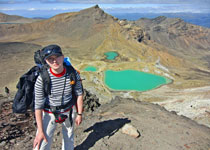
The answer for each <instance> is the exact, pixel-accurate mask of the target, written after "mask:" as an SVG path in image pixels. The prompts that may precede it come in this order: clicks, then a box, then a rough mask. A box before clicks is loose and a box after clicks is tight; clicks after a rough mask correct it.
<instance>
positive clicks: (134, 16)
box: [111, 13, 210, 28]
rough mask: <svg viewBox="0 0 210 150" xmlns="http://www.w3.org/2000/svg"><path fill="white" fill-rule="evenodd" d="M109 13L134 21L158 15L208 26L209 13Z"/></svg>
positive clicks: (209, 23) (209, 25)
mask: <svg viewBox="0 0 210 150" xmlns="http://www.w3.org/2000/svg"><path fill="white" fill-rule="evenodd" d="M111 15H113V16H115V17H117V18H119V19H121V20H123V19H126V20H129V21H136V20H139V19H141V18H148V19H154V18H157V17H159V16H165V17H167V18H180V19H182V20H184V21H185V22H187V23H192V24H194V25H199V26H203V27H207V28H210V14H209V13H111Z"/></svg>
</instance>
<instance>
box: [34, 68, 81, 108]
mask: <svg viewBox="0 0 210 150" xmlns="http://www.w3.org/2000/svg"><path fill="white" fill-rule="evenodd" d="M48 73H49V76H50V80H51V95H48V97H44V91H43V82H42V77H41V76H38V78H37V80H36V83H35V110H36V109H44V106H45V103H46V104H48V105H50V106H61V105H62V104H63V105H65V104H66V103H68V102H69V101H71V100H72V85H71V84H70V77H69V76H67V75H66V72H64V74H63V75H62V76H60V75H55V74H53V73H52V72H51V71H50V69H48ZM76 80H77V82H76V84H75V87H74V90H75V91H74V92H75V94H76V96H80V95H82V94H83V89H82V84H81V79H80V76H79V74H78V73H77V72H76ZM64 84H65V85H64ZM62 97H63V98H62Z"/></svg>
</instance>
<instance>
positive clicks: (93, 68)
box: [84, 66, 97, 72]
mask: <svg viewBox="0 0 210 150" xmlns="http://www.w3.org/2000/svg"><path fill="white" fill-rule="evenodd" d="M84 71H92V72H95V71H97V68H96V67H93V66H88V67H86V68H85V69H84Z"/></svg>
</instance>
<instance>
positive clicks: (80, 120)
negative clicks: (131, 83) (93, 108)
mask: <svg viewBox="0 0 210 150" xmlns="http://www.w3.org/2000/svg"><path fill="white" fill-rule="evenodd" d="M75 123H76V125H80V124H81V123H82V115H77V117H76V119H75Z"/></svg>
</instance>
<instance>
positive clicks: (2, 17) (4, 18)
mask: <svg viewBox="0 0 210 150" xmlns="http://www.w3.org/2000/svg"><path fill="white" fill-rule="evenodd" d="M38 20H40V19H31V18H25V17H21V16H17V15H7V14H4V13H1V12H0V23H31V22H35V21H38Z"/></svg>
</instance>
